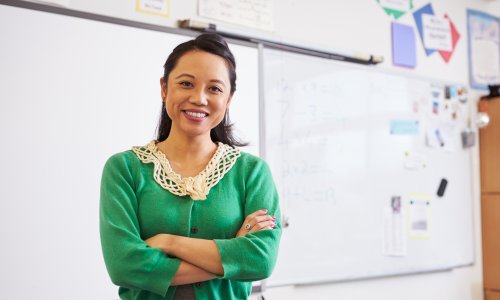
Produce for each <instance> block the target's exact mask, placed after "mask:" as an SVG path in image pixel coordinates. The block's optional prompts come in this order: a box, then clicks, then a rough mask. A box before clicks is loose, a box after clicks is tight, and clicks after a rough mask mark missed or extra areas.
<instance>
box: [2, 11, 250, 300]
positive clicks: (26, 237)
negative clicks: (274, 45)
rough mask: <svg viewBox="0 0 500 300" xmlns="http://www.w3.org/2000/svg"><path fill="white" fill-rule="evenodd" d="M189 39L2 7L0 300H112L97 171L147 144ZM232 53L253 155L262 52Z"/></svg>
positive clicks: (237, 102) (239, 108)
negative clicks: (166, 68) (170, 73)
mask: <svg viewBox="0 0 500 300" xmlns="http://www.w3.org/2000/svg"><path fill="white" fill-rule="evenodd" d="M188 39H191V37H188V36H183V35H177V34H172V33H164V32H158V31H152V30H145V29H140V28H133V27H127V26H121V25H116V24H110V23H105V22H98V21H93V20H89V19H81V18H75V17H70V16H65V15H58V14H51V13H46V12H41V11H34V10H28V9H22V8H16V7H10V6H4V5H0V44H1V45H2V46H1V47H0V66H1V68H0V82H1V83H0V84H1V88H0V140H1V141H2V148H1V150H0V151H1V155H0V165H1V166H2V167H1V168H0V179H1V182H2V196H1V200H0V203H1V208H0V236H1V237H2V247H1V249H0V253H1V255H0V266H1V269H2V274H3V275H2V281H1V282H2V283H1V288H0V298H1V299H29V298H33V295H36V298H38V299H66V298H68V297H70V298H71V299H116V298H117V297H118V294H117V288H116V287H115V286H113V285H112V283H111V280H110V279H109V277H108V275H107V273H106V269H105V266H104V262H103V259H102V254H101V247H100V241H99V229H98V223H99V219H98V213H99V209H98V206H99V205H98V204H99V185H100V177H101V172H102V168H103V166H104V162H105V160H106V159H107V158H108V157H109V156H111V155H112V154H114V153H116V152H119V151H124V150H126V149H130V147H131V146H133V145H143V144H146V143H147V142H149V141H150V140H151V139H153V138H154V131H155V127H156V122H157V119H158V117H159V112H160V108H161V98H160V89H159V79H160V76H162V74H163V63H164V62H165V60H166V58H167V56H168V54H169V53H170V52H171V51H172V49H173V47H174V46H176V45H177V44H179V43H180V42H183V41H186V40H188ZM230 48H231V49H232V51H233V52H234V54H235V57H236V62H237V74H238V79H237V91H236V93H235V95H234V98H233V101H232V106H231V108H230V115H231V117H232V120H233V121H235V126H236V128H237V130H238V133H239V135H240V136H241V137H242V138H243V139H245V140H246V141H248V142H250V143H251V146H250V147H248V148H245V151H248V152H252V153H254V154H258V149H259V132H258V130H259V111H258V109H259V102H258V89H257V87H258V51H257V49H256V48H255V47H247V46H242V45H236V44H231V45H230ZM75 291H78V292H77V293H75Z"/></svg>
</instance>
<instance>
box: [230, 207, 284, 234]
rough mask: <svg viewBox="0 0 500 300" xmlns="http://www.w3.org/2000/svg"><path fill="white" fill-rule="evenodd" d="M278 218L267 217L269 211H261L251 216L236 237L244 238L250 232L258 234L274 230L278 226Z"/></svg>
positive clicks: (246, 219)
mask: <svg viewBox="0 0 500 300" xmlns="http://www.w3.org/2000/svg"><path fill="white" fill-rule="evenodd" d="M275 221H276V217H274V216H269V215H267V209H259V210H257V211H255V212H253V213H251V214H249V215H248V216H247V217H246V218H245V221H244V222H243V224H242V225H241V228H240V230H239V231H238V233H237V234H236V236H237V237H238V236H244V235H245V234H247V233H249V232H256V231H259V230H264V229H273V228H274V227H275V226H276V224H275Z"/></svg>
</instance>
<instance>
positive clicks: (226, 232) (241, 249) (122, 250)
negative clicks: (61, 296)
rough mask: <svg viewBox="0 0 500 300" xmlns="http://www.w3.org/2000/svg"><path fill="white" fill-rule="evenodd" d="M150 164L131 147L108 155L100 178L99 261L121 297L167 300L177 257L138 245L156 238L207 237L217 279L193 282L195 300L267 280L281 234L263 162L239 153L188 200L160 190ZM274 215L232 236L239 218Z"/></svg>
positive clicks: (244, 290) (238, 292)
mask: <svg viewBox="0 0 500 300" xmlns="http://www.w3.org/2000/svg"><path fill="white" fill-rule="evenodd" d="M153 172H154V165H153V164H152V163H143V162H141V161H140V160H139V159H138V158H137V156H136V155H135V153H134V152H133V151H132V150H129V151H125V152H121V153H118V154H115V155H113V156H112V157H111V158H109V159H108V161H107V162H106V164H105V166H104V170H103V174H102V180H101V200H100V234H101V244H102V251H103V255H104V261H105V263H106V267H107V270H108V273H109V275H110V277H111V280H112V281H113V283H115V284H116V285H118V286H120V288H119V294H120V298H122V299H149V300H153V299H173V295H174V293H175V286H170V284H171V281H172V279H173V277H174V275H175V273H176V271H177V269H178V268H179V265H180V260H179V259H177V258H172V257H169V256H168V255H167V254H165V253H164V252H162V251H161V250H159V249H155V248H151V247H149V246H148V245H147V244H146V243H145V242H144V241H145V240H146V239H148V238H150V237H152V236H154V235H156V234H159V233H169V234H175V235H181V236H188V237H189V236H193V237H196V238H203V239H211V240H214V241H215V243H216V245H217V248H218V250H219V253H220V256H221V261H222V266H223V269H224V274H223V275H222V276H220V277H219V278H216V279H213V280H210V281H206V282H204V283H203V284H201V285H195V293H196V299H246V298H247V297H248V296H249V294H250V292H251V281H255V280H262V279H264V278H266V277H268V276H269V275H270V274H271V272H272V270H273V268H274V265H275V262H276V258H277V254H278V245H279V240H280V237H281V214H280V210H279V204H278V194H277V192H276V188H275V185H274V182H273V179H272V176H271V172H270V170H269V167H268V166H267V164H266V163H265V162H264V161H263V160H262V159H260V158H258V157H255V156H253V155H251V154H248V153H245V152H241V155H240V157H238V158H237V160H236V162H235V163H234V165H233V166H232V168H231V169H230V170H229V171H228V172H227V173H226V174H225V175H224V177H223V178H222V179H221V180H220V181H219V182H218V183H217V184H216V185H215V186H213V187H212V188H211V189H210V192H209V194H208V195H207V199H206V200H203V201H195V200H192V199H191V198H190V197H189V196H187V195H186V196H177V195H174V194H172V193H170V192H169V191H167V190H165V189H163V188H162V187H161V186H160V185H159V184H158V183H157V182H156V181H155V180H154V178H153ZM263 208H266V209H268V214H269V215H273V216H276V218H277V219H276V223H277V224H276V227H275V228H274V229H272V230H263V231H258V232H254V233H249V234H247V235H245V236H243V237H238V238H235V236H236V233H237V232H238V230H239V229H240V227H241V225H242V223H243V221H244V219H245V217H246V216H247V215H249V214H251V213H253V212H255V211H257V210H259V209H263Z"/></svg>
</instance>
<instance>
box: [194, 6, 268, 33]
mask: <svg viewBox="0 0 500 300" xmlns="http://www.w3.org/2000/svg"><path fill="white" fill-rule="evenodd" d="M273 9H274V6H273V1H272V0H198V16H200V17H204V18H209V19H212V20H216V21H222V22H226V23H231V24H235V25H241V26H246V27H250V28H255V29H260V30H266V31H273V30H274V10H273Z"/></svg>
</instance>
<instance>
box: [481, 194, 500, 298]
mask: <svg viewBox="0 0 500 300" xmlns="http://www.w3.org/2000/svg"><path fill="white" fill-rule="evenodd" d="M481 219H482V229H483V284H484V288H486V289H498V291H499V292H500V193H498V194H486V195H485V194H483V195H481Z"/></svg>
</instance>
